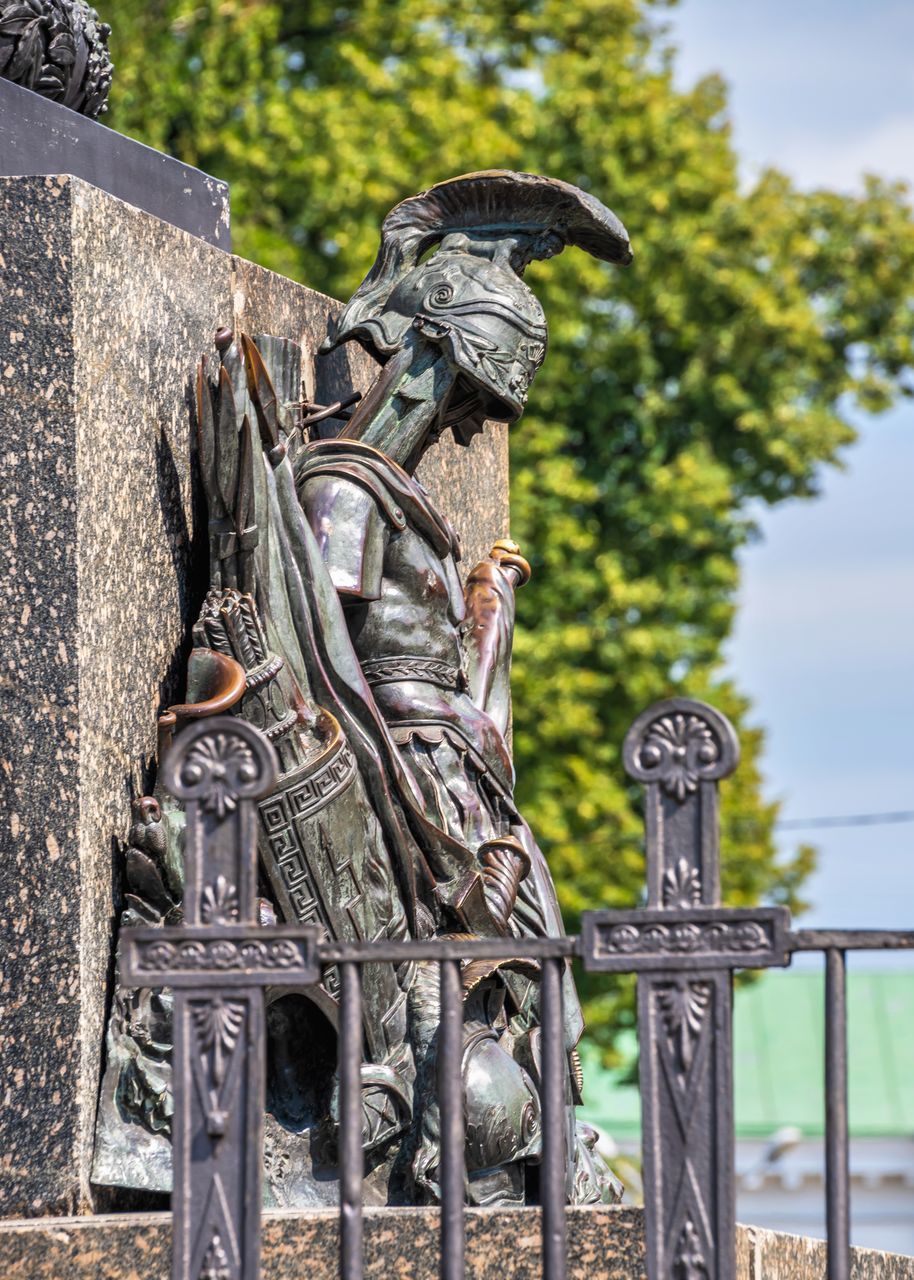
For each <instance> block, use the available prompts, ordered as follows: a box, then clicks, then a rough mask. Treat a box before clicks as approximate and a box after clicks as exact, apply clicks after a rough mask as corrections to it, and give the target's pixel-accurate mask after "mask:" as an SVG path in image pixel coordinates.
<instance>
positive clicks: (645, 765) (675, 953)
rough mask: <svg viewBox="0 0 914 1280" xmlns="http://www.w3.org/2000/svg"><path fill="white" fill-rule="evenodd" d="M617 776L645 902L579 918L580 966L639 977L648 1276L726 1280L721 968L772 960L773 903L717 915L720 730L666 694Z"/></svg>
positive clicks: (779, 954)
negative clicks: (641, 865)
mask: <svg viewBox="0 0 914 1280" xmlns="http://www.w3.org/2000/svg"><path fill="white" fill-rule="evenodd" d="M623 759H624V763H625V769H626V772H627V773H628V774H629V776H630V777H632V778H633V779H635V781H636V782H640V783H642V784H643V785H644V788H645V826H646V863H647V886H648V894H647V900H648V906H647V907H646V908H644V909H642V910H637V911H591V912H586V913H585V915H584V917H583V921H582V949H583V953H584V964H585V967H586V968H588V969H590V970H594V971H599V972H617V973H631V972H636V973H638V1025H639V1043H640V1046H641V1060H640V1081H641V1110H642V1146H643V1161H644V1192H645V1195H644V1201H645V1214H646V1223H645V1226H646V1236H647V1254H648V1257H647V1261H648V1274H649V1276H650V1280H733V1277H734V1275H735V1258H734V1248H733V1241H734V1236H735V1209H734V1203H733V1185H734V1177H733V1094H732V1049H733V1040H732V1025H731V1015H732V1003H733V991H732V986H733V970H734V969H742V968H753V969H756V968H764V967H767V966H769V965H785V964H787V963H788V962H789V954H788V949H787V944H788V930H789V927H790V918H789V914H788V912H787V910H786V908H783V907H769V908H764V907H758V908H753V909H751V910H741V909H730V908H725V907H721V906H720V839H719V835H720V833H719V817H718V796H717V784H718V782H720V780H721V779H722V778H726V777H727V776H728V775H729V774H731V773H732V772H733V770H734V769H735V768H736V766H737V764H738V762H739V744H738V742H737V738H736V734H735V732H734V730H733V727H732V725H731V724H730V722H729V721H728V720H727V719H726V718H725V717H724V716H722V715H720V713H719V712H717V711H715V710H714V709H713V708H712V707H709V706H707V705H706V704H704V703H702V702H694V701H691V700H690V699H687V698H670V699H668V700H667V701H665V702H658V703H656V704H655V705H654V706H653V707H651V708H649V709H648V710H647V711H645V712H644V713H643V714H642V715H640V716H639V717H638V719H637V720H636V721H635V722H634V724H633V725H632V727H631V729H630V730H629V732H628V734H627V736H626V739H625V744H624V747H623Z"/></svg>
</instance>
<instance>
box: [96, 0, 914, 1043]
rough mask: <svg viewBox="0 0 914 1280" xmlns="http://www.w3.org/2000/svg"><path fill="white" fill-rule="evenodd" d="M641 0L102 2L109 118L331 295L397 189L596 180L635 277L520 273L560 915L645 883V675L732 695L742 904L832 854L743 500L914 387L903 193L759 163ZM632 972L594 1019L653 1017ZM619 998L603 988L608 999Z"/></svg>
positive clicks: (656, 691)
mask: <svg viewBox="0 0 914 1280" xmlns="http://www.w3.org/2000/svg"><path fill="white" fill-rule="evenodd" d="M665 7H666V6H665V5H663V4H654V3H650V2H649V0H473V3H472V4H467V5H453V4H451V3H445V0H339V2H331V0H297V2H296V3H291V4H279V3H277V2H276V0H158V3H156V4H153V5H150V4H149V3H145V2H144V3H141V2H140V0H109V4H108V10H107V12H109V13H110V17H111V22H112V26H113V28H114V31H113V34H112V37H111V43H112V46H113V56H114V60H115V62H116V63H117V67H118V74H117V79H116V85H115V101H114V103H113V119H112V123H113V124H114V125H115V127H117V128H120V129H123V130H124V131H125V132H127V133H131V134H133V135H134V136H137V137H140V138H142V139H143V140H144V141H146V142H148V143H150V144H152V145H154V146H157V147H161V148H163V149H165V150H168V151H171V152H173V153H174V154H177V155H178V156H179V157H180V158H181V159H183V160H186V161H188V162H190V163H193V164H196V165H199V166H201V167H202V168H204V169H206V170H207V171H209V172H211V173H214V174H217V175H218V176H219V177H222V178H226V179H228V180H229V181H230V182H231V184H232V202H233V227H234V235H235V237H236V246H237V248H238V251H239V252H240V253H242V254H244V255H245V256H246V257H249V258H253V259H255V260H256V261H259V262H262V263H264V264H265V265H267V266H269V267H272V268H273V269H275V270H278V271H281V272H284V273H286V274H288V275H292V276H294V277H296V278H298V279H300V280H303V281H306V282H307V283H308V284H310V285H312V286H313V287H315V288H318V289H322V290H324V291H326V292H328V293H331V294H334V295H336V296H338V297H348V296H349V294H350V293H351V292H352V291H353V289H354V288H355V287H356V285H357V284H358V283H359V282H360V280H361V279H362V276H363V275H364V273H365V271H366V269H367V267H368V266H369V265H370V263H371V261H372V260H373V258H374V254H375V250H376V247H377V235H378V226H379V223H380V221H381V218H382V217H383V215H384V214H385V213H386V212H387V210H388V209H389V208H390V207H391V206H392V205H393V204H394V203H395V202H396V201H397V200H399V199H401V198H402V197H404V196H406V195H410V194H412V193H413V192H415V191H418V190H420V189H421V188H422V187H424V186H428V185H429V184H431V183H433V182H435V181H437V180H439V179H441V178H445V177H449V176H452V175H454V174H457V173H461V172H466V171H468V170H472V169H484V168H491V167H506V168H520V169H528V170H533V171H539V172H542V173H547V174H550V175H553V176H555V177H560V178H565V179H567V180H569V181H571V182H575V183H578V184H580V185H582V186H584V187H585V188H587V189H589V190H592V191H593V192H594V193H595V194H596V195H598V196H600V197H601V199H603V200H605V201H606V202H607V203H609V204H610V206H611V207H613V208H614V209H615V210H616V212H617V213H619V214H620V216H621V217H622V219H623V221H624V222H625V223H626V225H627V227H628V229H629V231H630V233H631V237H632V243H633V246H634V249H635V255H636V256H635V263H634V265H633V266H632V267H630V268H629V269H627V270H625V271H620V270H617V269H612V268H609V267H607V266H606V265H605V264H602V263H598V262H595V261H593V260H591V259H589V258H587V257H586V256H585V255H584V254H581V253H578V252H575V251H568V252H566V253H565V254H563V255H562V256H561V257H560V258H558V259H556V260H554V261H551V262H547V263H542V264H536V265H535V266H534V267H532V268H531V269H530V271H529V273H528V279H529V281H530V283H531V284H532V285H533V287H534V288H535V290H536V291H537V293H538V294H539V296H540V297H541V299H542V301H543V304H544V306H545V309H546V314H547V316H548V319H549V325H550V351H549V355H548V357H547V359H546V363H545V366H544V368H543V370H542V372H541V374H540V375H539V377H538V379H537V382H536V384H535V385H534V387H533V391H532V394H531V398H530V407H529V410H528V413H527V414H526V416H525V417H524V419H523V420H522V421H521V423H520V424H519V425H518V426H517V427H516V428H515V429H514V432H513V435H512V468H513V480H512V485H513V497H512V520H513V533H514V536H515V537H517V538H518V540H519V541H520V542H521V544H522V546H523V548H524V552H525V554H526V555H527V556H528V557H529V558H530V560H531V562H532V564H533V569H534V576H533V580H532V581H531V583H530V584H529V586H527V587H525V588H524V590H523V591H522V592H521V593H520V596H519V614H520V632H519V635H518V638H517V657H516V662H515V678H514V690H515V752H516V757H517V768H518V777H519V787H518V796H519V799H520V801H521V803H522V805H523V807H524V810H525V812H526V813H527V814H528V815H529V817H530V820H531V822H532V824H533V826H534V829H535V830H536V831H537V832H538V834H539V836H540V838H541V840H542V843H543V846H544V849H545V851H546V853H547V856H548V857H549V860H550V863H551V866H552V869H553V872H554V874H555V877H556V880H557V883H558V887H559V894H560V897H561V900H562V905H563V908H564V910H565V912H566V922H567V924H568V926H569V927H571V928H573V927H574V926H575V924H576V917H577V914H578V913H579V912H580V911H581V910H582V909H584V908H585V907H587V906H598V905H601V904H608V905H621V904H625V903H632V902H634V901H636V900H637V899H638V897H639V895H640V893H641V889H642V885H643V866H642V854H641V822H640V818H639V815H638V810H637V804H638V800H637V795H636V794H635V793H634V792H633V791H632V790H631V789H630V788H629V787H628V785H627V783H626V781H625V779H624V777H623V776H622V771H621V765H620V759H619V752H620V747H621V742H622V738H623V736H624V734H625V731H626V729H627V728H628V725H629V724H630V722H631V721H632V719H634V717H635V715H636V714H637V713H638V712H639V711H641V710H642V709H643V708H644V707H645V706H646V705H647V704H648V703H649V702H651V701H652V700H654V699H656V698H659V697H663V696H666V695H669V694H673V693H679V692H685V693H690V694H694V695H697V696H707V697H708V698H710V700H711V701H713V702H714V703H715V704H716V705H718V706H719V707H720V708H721V709H722V710H724V711H725V712H726V713H727V714H729V715H730V716H731V717H732V718H734V719H735V721H736V723H737V725H738V726H739V729H740V732H741V736H742V741H743V748H744V754H743V764H742V766H741V768H740V770H739V771H738V773H737V775H736V776H735V778H734V779H732V780H731V781H730V782H728V783H727V784H726V785H725V789H724V801H723V817H724V856H725V862H726V874H725V880H726V885H727V892H728V894H729V899H730V901H732V902H734V903H748V902H755V901H758V900H759V899H761V898H764V899H770V900H775V901H786V902H788V903H790V904H793V905H796V903H797V896H796V895H797V894H798V893H799V891H800V889H801V886H802V881H803V877H804V875H805V874H807V873H808V870H809V867H810V861H811V853H810V851H809V850H808V849H800V850H798V851H797V853H796V854H795V855H794V856H793V857H792V858H790V859H788V860H787V861H786V863H783V864H782V863H781V862H779V860H778V858H777V856H776V853H775V848H774V840H773V824H774V820H775V817H776V813H777V806H776V805H775V804H770V803H766V802H765V801H763V799H762V796H761V789H762V779H761V774H760V769H759V759H760V755H761V751H762V747H763V743H762V737H761V734H760V733H759V731H757V730H754V729H752V728H751V727H750V724H749V719H750V713H749V708H748V706H747V704H746V702H745V700H744V699H742V698H740V696H739V694H738V693H737V691H736V690H735V689H734V688H733V686H732V685H731V684H730V683H729V682H727V681H726V680H724V679H723V678H722V675H721V666H720V664H721V648H722V645H723V642H724V641H725V639H726V637H727V636H728V634H729V631H730V628H731V625H732V619H733V611H734V607H735V600H736V591H737V587H738V577H739V575H738V563H737V555H738V552H739V549H740V547H741V546H742V545H743V544H744V543H745V541H746V540H747V538H748V537H749V536H750V535H751V533H752V523H751V515H750V512H751V510H752V504H753V503H757V502H759V501H761V502H763V503H768V504H773V503H777V502H780V501H783V500H784V499H787V498H791V497H802V496H808V495H811V494H814V493H815V492H816V489H817V487H818V480H819V473H820V471H821V468H822V467H823V465H827V464H835V463H838V462H840V460H841V458H842V456H843V453H844V450H845V449H846V447H847V446H848V445H849V444H850V443H851V442H852V440H853V430H852V428H851V426H850V425H849V422H848V421H847V418H846V416H845V414H846V410H847V407H848V406H849V405H850V404H851V403H853V402H855V401H856V402H857V403H858V404H860V405H861V406H863V407H864V408H866V409H869V410H879V409H883V408H885V407H887V406H888V405H889V404H890V403H891V402H892V401H893V400H894V399H895V398H896V397H897V396H898V395H901V394H910V386H911V385H914V384H912V383H910V375H909V370H910V367H911V363H912V355H914V345H912V344H914V307H912V296H911V284H910V282H911V280H912V279H914V222H912V218H911V210H910V207H909V203H908V196H907V193H906V192H905V191H904V190H903V189H901V188H900V187H898V186H894V185H889V184H886V183H882V182H880V181H878V180H876V179H873V180H871V181H870V182H869V183H868V185H867V187H866V191H865V194H864V196H863V197H861V198H858V199H855V198H851V197H848V196H843V195H838V194H836V193H833V192H814V193H812V194H808V193H803V192H800V191H797V190H795V189H794V188H793V187H792V185H791V183H790V182H789V180H788V179H787V178H786V177H785V176H784V175H782V174H779V173H777V172H774V171H772V172H769V173H767V174H765V175H764V176H763V177H762V178H761V179H760V180H759V182H758V183H757V185H756V186H755V187H754V188H752V189H751V190H744V189H742V188H741V187H740V184H739V181H738V177H737V165H736V156H735V154H734V151H733V147H732V144H731V139H730V131H729V125H728V122H727V115H726V111H727V97H726V87H725V85H724V84H723V82H722V81H721V80H720V79H719V78H718V77H708V78H706V79H704V80H702V81H701V82H700V83H698V84H697V85H695V86H694V87H692V88H691V89H689V90H687V91H682V90H680V89H678V88H677V87H676V86H675V85H674V83H673V79H672V63H673V59H674V51H672V50H671V49H670V48H669V47H668V44H667V42H666V37H665V36H664V34H663V32H662V29H661V27H660V25H659V20H660V18H661V17H662V11H663V9H664V8H665ZM626 990H627V989H626V988H620V989H619V990H618V991H616V992H614V993H612V994H610V995H606V996H603V997H601V999H600V1001H599V1002H598V1003H593V1004H592V1006H591V1009H590V1012H591V1017H592V1019H593V1017H594V1016H595V1015H598V1014H599V1013H600V1011H601V1010H603V1011H604V1012H607V1016H609V1017H610V1018H611V1024H607V1025H612V1026H616V1025H621V1024H622V1023H624V1022H625V1020H626V1019H627V1018H628V1017H629V1016H630V1010H629V1006H628V1005H627V1004H626V1000H627V999H628V997H627V996H626V995H625V991H626ZM594 1000H596V997H594Z"/></svg>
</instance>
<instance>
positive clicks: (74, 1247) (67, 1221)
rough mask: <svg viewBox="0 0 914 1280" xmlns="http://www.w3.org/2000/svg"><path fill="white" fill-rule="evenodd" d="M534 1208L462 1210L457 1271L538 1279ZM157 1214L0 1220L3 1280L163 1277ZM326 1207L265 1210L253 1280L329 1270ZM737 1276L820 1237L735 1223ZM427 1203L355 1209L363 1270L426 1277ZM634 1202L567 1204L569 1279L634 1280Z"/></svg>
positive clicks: (334, 1243) (789, 1261)
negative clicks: (259, 1269)
mask: <svg viewBox="0 0 914 1280" xmlns="http://www.w3.org/2000/svg"><path fill="white" fill-rule="evenodd" d="M539 1232H540V1215H539V1211H538V1210H537V1209H523V1210H511V1211H507V1210H492V1209H490V1210H486V1209H472V1210H469V1211H468V1212H467V1250H466V1273H467V1276H471V1277H472V1278H473V1280H540V1277H541V1275H542V1269H541V1264H540V1234H539ZM170 1248H171V1226H170V1221H169V1217H168V1215H167V1214H161V1213H160V1214H120V1215H108V1216H100V1217H86V1218H46V1219H43V1220H40V1221H35V1220H34V1219H32V1220H30V1221H20V1222H5V1223H0V1274H2V1275H3V1277H4V1280H60V1277H61V1276H66V1277H67V1280H164V1277H165V1276H167V1275H168V1274H169V1266H170ZM338 1248H339V1235H338V1230H337V1219H336V1214H335V1212H332V1211H330V1212H324V1211H321V1212H312V1213H308V1214H299V1213H289V1212H282V1211H273V1212H270V1211H268V1212H267V1213H265V1214H264V1222H263V1280H336V1278H337V1276H338V1275H339V1270H338V1267H339V1262H338V1252H337V1251H338ZM851 1252H852V1259H851V1280H914V1258H902V1257H898V1256H897V1255H893V1254H886V1253H878V1252H876V1251H875V1250H873V1249H854V1250H852V1251H851ZM736 1275H737V1277H738V1280H825V1245H824V1243H823V1242H822V1241H821V1240H807V1239H802V1238H800V1237H799V1236H788V1235H781V1234H780V1233H778V1232H774V1231H763V1230H761V1229H760V1228H756V1227H738V1228H737V1260H736ZM437 1276H438V1214H437V1211H436V1210H433V1209H368V1210H366V1212H365V1280H394V1278H396V1280H437ZM644 1278H645V1269H644V1231H643V1213H642V1210H641V1209H635V1208H630V1207H626V1206H620V1207H617V1208H611V1209H570V1210H569V1211H568V1280H644Z"/></svg>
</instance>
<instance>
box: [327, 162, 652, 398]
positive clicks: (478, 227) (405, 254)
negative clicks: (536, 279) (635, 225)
mask: <svg viewBox="0 0 914 1280" xmlns="http://www.w3.org/2000/svg"><path fill="white" fill-rule="evenodd" d="M436 245H438V246H440V247H439V248H438V249H437V251H436V252H435V253H433V254H432V255H431V256H430V257H427V258H425V260H424V261H423V257H424V255H426V254H427V253H428V251H429V250H430V249H432V248H434V247H435V246H436ZM566 245H577V246H578V247H579V248H582V249H585V250H586V251H587V252H588V253H591V254H593V255H594V256H595V257H598V258H602V259H604V260H605V261H608V262H615V263H618V264H620V265H625V264H627V263H628V262H630V261H631V258H632V253H631V247H630V245H629V241H628V235H627V234H626V231H625V228H624V227H623V226H622V223H621V222H620V221H619V219H618V218H617V217H616V216H615V214H613V213H612V212H611V211H610V210H609V209H607V208H606V206H605V205H603V204H601V203H600V201H599V200H596V199H595V198H594V197H593V196H590V195H588V194H587V193H586V192H584V191H581V190H580V189H579V188H578V187H574V186H571V185H570V184H569V183H567V182H560V181H558V180H557V179H554V178H543V177H539V176H538V175H536V174H530V173H511V172H508V171H503V170H491V171H488V172H484V173H471V174H466V175H464V176H463V177H460V178H452V179H450V180H449V181H448V182H442V183H439V184H438V185H437V186H435V187H432V188H431V189H430V190H428V191H424V192H422V193H420V194H419V195H417V196H411V197H410V198H409V199H408V200H404V201H402V202H401V203H400V204H398V205H397V206H396V207H395V208H394V209H392V210H391V212H390V213H389V214H388V215H387V217H386V218H385V219H384V223H383V225H382V228H381V246H380V249H379V250H378V256H377V258H376V260H375V263H374V266H373V267H372V268H371V271H369V273H368V275H367V276H366V277H365V280H364V281H363V282H362V284H361V285H360V286H359V288H358V289H357V290H356V292H355V293H354V294H353V296H352V298H351V299H350V301H349V302H348V304H347V305H346V307H345V308H344V309H343V312H342V315H341V316H340V320H339V324H338V327H337V329H336V332H335V333H334V334H333V336H332V337H331V338H330V339H328V341H327V342H326V343H325V344H324V348H323V349H324V350H330V349H332V348H333V347H334V346H337V345H338V344H339V343H341V342H346V341H348V340H350V339H353V338H354V339H357V340H358V341H360V342H361V343H362V344H363V345H364V346H366V347H367V348H368V349H369V350H370V351H371V352H372V354H374V355H375V356H376V357H377V358H378V359H379V360H381V361H382V362H383V361H384V360H386V359H387V358H388V357H389V356H390V355H392V354H393V353H394V352H395V351H397V350H399V349H400V348H401V347H402V346H403V344H404V342H405V340H406V336H407V334H408V332H409V331H410V329H417V330H418V331H419V332H420V333H422V334H423V335H424V336H425V337H426V338H428V339H429V340H431V341H433V342H436V343H438V344H439V345H441V346H442V348H443V349H445V350H446V351H447V352H448V355H449V357H450V360H451V362H452V364H453V365H454V367H455V368H456V370H457V371H458V373H459V374H460V375H461V377H460V384H461V385H462V386H463V388H464V394H461V390H460V386H458V388H457V393H456V401H457V404H458V407H462V409H463V410H464V411H466V410H467V408H468V404H469V399H472V397H468V396H467V395H466V394H465V392H466V390H468V388H467V386H466V384H467V383H469V389H472V390H473V391H475V401H476V404H475V413H476V414H477V415H480V416H483V417H493V418H502V419H506V420H507V421H513V420H514V419H515V418H517V417H518V416H519V415H520V413H521V412H522V411H523V407H524V404H525V403H526V399H527V389H528V388H529V385H530V383H531V382H532V380H533V377H534V375H535V373H536V371H537V369H538V368H539V366H540V365H541V364H542V362H543V357H544V355H545V352H546V340H547V331H546V319H545V316H544V315H543V310H542V308H541V306H540V304H539V302H538V301H537V300H536V298H535V297H534V295H533V293H532V292H531V290H530V289H529V288H528V287H527V286H526V285H525V284H524V282H523V280H522V278H521V276H522V274H523V271H524V269H525V267H526V266H527V265H528V263H530V262H532V261H534V260H536V259H541V258H548V257H552V256H554V255H555V254H557V253H561V251H562V250H563V249H564V248H565V247H566Z"/></svg>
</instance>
